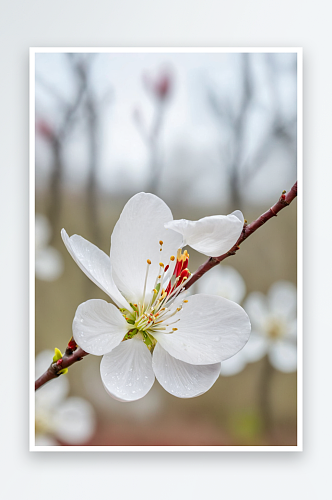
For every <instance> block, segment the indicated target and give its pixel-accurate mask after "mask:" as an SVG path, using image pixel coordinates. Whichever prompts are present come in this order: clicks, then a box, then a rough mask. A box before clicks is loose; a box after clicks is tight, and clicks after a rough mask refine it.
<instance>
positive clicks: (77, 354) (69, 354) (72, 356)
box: [35, 347, 89, 390]
mask: <svg viewBox="0 0 332 500" xmlns="http://www.w3.org/2000/svg"><path fill="white" fill-rule="evenodd" d="M88 354H89V353H87V352H85V351H83V349H81V348H80V347H79V348H78V349H76V351H74V352H73V351H72V350H71V349H68V348H67V349H66V353H65V354H64V356H63V357H62V362H60V363H59V361H61V360H59V361H57V362H55V363H52V364H51V365H50V366H49V367H48V369H47V370H46V372H45V373H43V375H41V376H40V377H39V379H38V380H36V382H35V390H37V389H39V387H41V386H42V385H44V384H46V382H49V380H52V379H53V378H57V377H59V376H60V374H59V372H60V371H61V370H63V369H64V368H68V367H69V366H71V365H73V364H74V363H76V362H77V361H81V359H83V357H84V356H87V355H88Z"/></svg>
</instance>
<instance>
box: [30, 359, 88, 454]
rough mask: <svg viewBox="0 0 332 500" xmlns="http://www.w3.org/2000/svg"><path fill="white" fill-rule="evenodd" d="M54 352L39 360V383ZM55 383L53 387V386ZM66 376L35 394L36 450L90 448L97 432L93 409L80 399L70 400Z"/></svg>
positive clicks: (71, 398)
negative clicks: (85, 446) (76, 446)
mask: <svg viewBox="0 0 332 500" xmlns="http://www.w3.org/2000/svg"><path fill="white" fill-rule="evenodd" d="M52 359H53V352H52V351H50V350H45V351H42V352H40V353H39V354H38V355H37V357H36V365H35V371H36V379H37V378H38V377H40V375H42V374H43V373H44V372H45V370H47V368H48V367H49V366H50V364H51V363H52ZM52 382H53V383H52ZM68 393H69V382H68V378H67V377H66V375H60V376H59V377H58V378H57V379H56V380H52V381H51V382H49V383H48V384H45V385H44V386H43V387H41V388H40V389H38V391H37V392H36V411H35V431H36V438H35V442H36V445H37V446H59V445H60V444H66V445H81V444H83V445H84V444H87V443H88V442H89V440H90V439H91V437H92V436H93V434H94V432H95V428H96V417H95V412H94V409H93V407H92V405H91V404H90V403H89V402H88V401H86V400H85V399H83V398H81V397H75V396H70V397H68Z"/></svg>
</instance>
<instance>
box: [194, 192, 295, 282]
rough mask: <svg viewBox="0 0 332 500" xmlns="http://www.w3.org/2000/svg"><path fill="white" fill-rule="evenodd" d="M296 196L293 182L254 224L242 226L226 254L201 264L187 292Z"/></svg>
mask: <svg viewBox="0 0 332 500" xmlns="http://www.w3.org/2000/svg"><path fill="white" fill-rule="evenodd" d="M296 196H297V182H295V184H294V186H293V187H292V189H291V190H290V191H289V192H288V193H287V194H285V193H283V194H282V195H281V196H280V198H279V200H278V201H277V203H275V204H274V205H273V206H272V207H271V208H270V209H269V210H268V211H267V212H265V213H264V214H262V215H261V216H260V217H258V219H256V220H255V221H254V222H252V223H251V224H244V226H243V230H242V233H241V236H240V237H239V239H238V240H237V242H236V243H235V245H234V246H233V247H232V248H231V249H230V250H229V251H228V252H227V253H224V254H223V255H220V256H219V257H210V258H209V259H208V260H207V261H206V262H205V263H204V264H202V265H201V266H200V267H199V268H198V269H197V271H196V272H195V273H194V274H193V275H192V276H191V278H190V280H188V282H187V284H186V285H185V287H184V288H185V289H186V290H188V288H190V287H191V286H192V285H193V284H194V283H195V282H196V281H197V280H198V279H199V278H201V277H202V276H203V274H205V273H206V272H207V271H209V270H210V269H212V268H213V267H214V266H217V265H218V264H219V263H220V262H222V261H223V260H225V259H227V257H230V256H231V255H235V253H236V252H237V250H239V248H240V245H241V243H243V242H244V240H246V239H247V238H249V236H250V235H251V234H253V233H254V232H255V231H257V229H259V228H260V227H261V226H263V224H265V222H267V221H268V220H270V219H271V218H272V217H276V216H277V214H278V212H280V210H282V209H283V208H285V207H287V206H288V205H290V203H291V202H292V201H293V200H294V198H295V197H296Z"/></svg>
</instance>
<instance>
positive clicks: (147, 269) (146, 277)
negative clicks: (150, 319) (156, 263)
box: [142, 259, 151, 312]
mask: <svg viewBox="0 0 332 500" xmlns="http://www.w3.org/2000/svg"><path fill="white" fill-rule="evenodd" d="M146 262H147V264H148V266H147V268H146V274H145V281H144V289H143V299H142V312H143V311H144V300H145V292H146V284H147V281H148V274H149V267H150V265H151V260H150V259H148V260H147V261H146Z"/></svg>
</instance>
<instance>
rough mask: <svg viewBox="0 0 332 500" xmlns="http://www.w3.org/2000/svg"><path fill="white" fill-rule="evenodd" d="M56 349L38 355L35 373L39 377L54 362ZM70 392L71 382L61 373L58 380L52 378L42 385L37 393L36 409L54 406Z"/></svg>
mask: <svg viewBox="0 0 332 500" xmlns="http://www.w3.org/2000/svg"><path fill="white" fill-rule="evenodd" d="M53 356H54V351H51V350H45V351H42V352H40V353H39V354H38V355H37V356H36V361H35V375H36V379H38V378H39V377H40V376H41V375H42V374H43V373H44V372H45V371H46V370H47V368H48V367H49V366H50V364H51V363H53ZM68 392H69V382H68V379H67V378H66V376H64V375H61V376H60V377H58V378H57V379H56V380H50V381H49V382H48V383H47V384H45V385H43V386H42V387H40V388H39V389H38V390H37V391H36V393H35V396H36V411H37V408H38V407H43V408H50V409H51V408H53V407H55V406H57V405H58V404H59V403H60V402H61V401H62V400H64V399H65V397H66V396H67V394H68Z"/></svg>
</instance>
